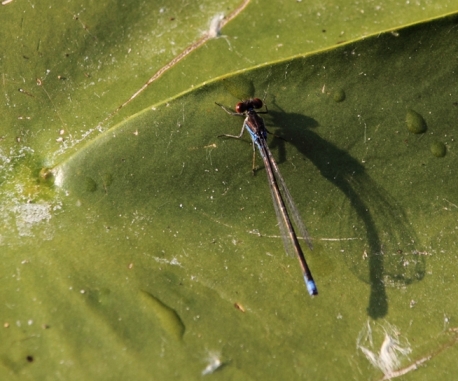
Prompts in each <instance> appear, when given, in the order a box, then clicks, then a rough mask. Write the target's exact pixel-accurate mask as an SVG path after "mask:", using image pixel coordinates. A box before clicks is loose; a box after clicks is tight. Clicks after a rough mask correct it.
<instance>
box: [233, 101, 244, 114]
mask: <svg viewBox="0 0 458 381" xmlns="http://www.w3.org/2000/svg"><path fill="white" fill-rule="evenodd" d="M245 111H246V104H245V103H244V102H239V103H237V105H236V106H235V112H236V113H238V114H243V113H244V112H245Z"/></svg>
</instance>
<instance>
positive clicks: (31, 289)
mask: <svg viewBox="0 0 458 381" xmlns="http://www.w3.org/2000/svg"><path fill="white" fill-rule="evenodd" d="M145 4H146V3H145ZM12 5H14V6H17V5H15V3H13V4H10V6H12ZM41 6H42V5H41ZM100 7H101V8H100V9H99V16H98V18H96V17H95V16H94V19H93V20H95V21H94V22H92V23H91V22H90V20H84V17H83V16H84V12H83V9H80V12H81V13H78V12H76V11H74V10H72V11H69V12H67V13H65V12H60V13H59V12H55V13H52V12H51V13H50V17H49V19H48V20H46V19H42V21H41V22H42V25H44V24H46V22H48V23H49V22H50V20H55V21H56V22H57V21H61V22H65V23H70V22H72V23H74V25H77V26H78V30H77V28H76V27H74V26H72V27H68V28H67V27H63V30H68V31H69V32H68V33H74V34H68V37H66V38H64V39H63V40H62V41H63V42H62V41H61V42H59V44H58V43H57V42H56V46H55V47H54V48H53V49H51V48H50V46H49V45H46V49H50V50H46V51H45V52H42V51H41V50H40V49H43V45H41V44H38V40H36V41H35V42H36V43H37V44H38V48H37V45H36V44H32V43H30V44H29V45H28V46H26V45H22V47H23V49H24V51H26V53H23V54H24V55H25V56H26V57H28V58H22V60H25V61H23V62H26V63H27V64H21V65H19V64H18V65H17V66H18V67H20V70H22V71H23V72H22V74H21V73H19V74H15V76H14V77H13V76H10V75H7V76H6V77H4V78H6V79H5V80H6V82H7V83H9V84H11V83H13V84H12V85H11V86H14V87H15V88H16V90H14V92H12V90H10V88H8V89H9V90H8V91H7V92H6V96H7V99H9V103H8V113H6V114H5V115H6V116H5V120H4V122H3V127H2V134H3V140H2V143H3V145H2V147H1V149H2V151H1V160H2V169H3V171H2V174H1V183H0V185H1V207H0V208H1V209H0V210H1V215H2V221H3V225H2V226H3V228H2V232H1V233H0V234H1V236H0V244H1V245H2V252H3V258H4V265H3V266H2V271H1V274H2V279H3V287H2V299H3V300H4V303H3V307H2V308H1V312H2V318H3V327H4V328H3V331H2V339H3V340H2V343H3V345H2V352H1V364H2V367H0V374H1V375H2V377H3V378H4V379H24V378H31V379H32V378H33V379H48V378H52V379H56V378H65V379H94V378H97V379H113V378H115V379H139V380H142V379H151V377H153V378H155V377H158V378H160V379H183V380H193V379H200V378H201V377H202V376H206V377H215V378H220V379H237V380H239V379H240V380H243V379H247V380H248V379H254V380H257V379H288V380H296V379H297V380H299V379H304V378H307V377H310V378H312V377H313V378H315V379H325V378H329V379H350V378H353V379H364V380H366V379H381V378H383V377H395V376H396V375H399V374H402V372H404V373H409V372H410V371H412V370H413V369H414V367H415V366H417V367H418V368H419V369H418V370H417V371H416V372H413V373H412V374H411V375H409V376H410V377H411V378H414V379H431V377H432V375H430V374H429V373H434V377H436V378H444V377H447V376H446V375H448V374H454V370H455V369H456V360H455V357H454V355H453V350H449V348H452V347H453V346H454V345H455V343H456V340H457V336H456V331H457V328H456V323H455V322H454V316H455V315H456V313H457V311H456V303H455V300H454V295H455V294H456V291H457V290H456V289H457V286H456V283H455V282H454V278H455V276H454V274H455V273H456V271H457V268H456V264H455V262H456V261H455V258H454V254H453V253H454V252H455V251H456V240H455V235H456V226H455V225H456V224H455V221H456V212H457V209H458V207H457V205H458V200H457V197H456V186H455V181H454V175H453V169H454V168H455V167H456V162H455V161H456V156H455V154H454V144H455V142H454V133H455V129H454V126H455V124H456V115H455V114H456V106H455V105H454V103H456V99H455V98H456V90H455V86H454V83H455V82H454V70H455V66H456V56H457V48H456V47H455V46H456V44H454V41H456V38H457V33H458V29H457V28H456V23H457V20H458V18H457V16H456V15H450V16H447V17H442V18H440V19H437V20H433V21H429V22H424V23H420V24H418V25H413V26H410V27H406V28H399V29H398V30H397V31H396V33H393V32H392V31H390V32H386V33H380V34H377V35H373V36H371V37H367V38H364V39H360V40H355V41H353V42H350V43H347V44H342V45H339V46H337V47H335V46H334V47H333V48H331V49H328V50H323V51H321V52H316V53H307V54H301V55H296V56H294V57H290V58H288V59H281V60H278V61H276V62H273V61H271V62H269V63H267V64H264V65H260V66H258V67H256V68H253V69H249V70H245V69H244V70H241V71H239V72H235V73H232V74H228V75H225V76H224V77H219V78H216V79H215V80H213V81H209V82H207V83H206V84H203V85H200V86H195V87H194V88H193V89H191V90H189V91H186V92H184V93H182V94H179V95H175V94H176V93H177V92H178V89H179V88H180V84H177V83H176V82H174V85H170V86H171V89H169V91H170V93H164V94H165V95H162V99H161V101H157V102H151V101H148V100H147V98H148V96H145V98H144V100H141V99H139V101H138V102H137V101H135V102H134V103H135V107H132V108H126V109H124V110H122V111H123V112H125V113H126V114H128V115H127V116H128V117H127V118H126V119H125V120H123V121H120V122H119V123H116V121H119V120H121V118H123V117H124V116H126V114H122V113H120V115H119V116H118V119H111V120H110V121H109V124H112V127H111V128H108V127H107V125H104V124H101V125H98V122H101V121H102V120H104V118H105V117H106V116H107V115H108V114H109V113H110V112H111V111H113V110H115V109H116V107H117V106H119V105H120V104H121V103H122V102H123V101H124V100H125V98H126V95H127V97H129V96H130V95H131V94H132V93H133V91H132V92H131V90H132V89H133V88H137V89H138V88H139V87H140V86H141V85H142V84H143V83H144V78H143V77H142V78H140V79H138V81H137V82H136V83H135V84H134V85H131V84H128V82H129V80H128V78H127V77H126V78H123V80H122V81H125V82H124V83H123V85H122V86H125V88H124V90H123V91H121V92H117V94H116V95H115V96H113V97H111V96H107V95H106V94H104V92H109V91H110V89H112V87H111V83H112V82H115V81H117V80H118V79H119V78H118V77H116V78H115V77H110V75H108V74H107V75H105V74H103V75H102V74H101V73H99V72H98V71H97V70H96V69H97V68H98V65H101V64H99V63H98V59H97V58H95V57H97V55H96V54H95V53H97V52H98V51H99V46H103V47H104V49H103V50H105V49H108V47H110V48H111V49H113V51H114V50H117V48H119V46H116V45H111V44H112V42H111V39H110V38H109V37H110V36H105V38H104V39H101V38H100V33H99V32H98V31H99V30H101V29H103V27H106V26H107V25H109V24H110V22H113V20H111V19H109V20H106V23H105V24H103V23H100V24H99V22H98V21H97V20H99V19H102V17H101V15H102V14H106V9H105V8H104V7H102V6H100ZM119 7H120V9H121V10H122V9H123V6H121V5H119ZM2 9H3V8H2ZM5 9H6V10H8V9H9V8H7V7H6V6H5ZM12 9H13V8H11V9H10V10H8V12H13V10H12ZM16 9H17V8H16ZM160 9H162V8H158V11H160ZM164 9H165V10H164V11H163V12H166V11H167V9H166V8H164ZM178 11H179V8H177V9H176V12H178ZM27 12H32V11H31V10H30V9H29V10H27V9H26V10H25V13H24V14H25V16H23V20H24V23H23V24H22V25H23V27H24V28H25V27H28V25H29V24H28V20H31V19H32V18H31V17H30V16H29V15H28V13H27ZM135 12H138V13H135ZM151 12H152V10H151ZM167 12H168V11H167ZM213 12H214V11H213ZM74 14H78V15H79V16H78V17H76V18H74V17H73V15H74ZM114 14H116V16H110V17H120V19H122V18H123V17H124V18H126V19H127V20H128V22H127V24H126V25H131V24H132V23H135V20H140V21H138V22H140V23H141V22H144V21H143V20H141V17H140V16H141V10H135V11H133V10H130V11H129V12H126V14H125V15H123V13H122V12H121V11H120V10H117V11H116V12H114ZM51 16H52V17H51ZM70 16H71V17H70ZM53 17H54V18H53ZM91 17H92V16H91ZM170 17H171V16H170V15H169V13H167V20H168V21H174V20H170ZM244 17H247V16H244ZM271 17H274V16H271ZM87 19H91V18H90V17H87ZM260 19H262V17H261V18H260ZM116 20H118V19H116ZM118 21H119V20H118ZM162 22H165V19H164V20H162ZM206 22H207V20H205V23H206ZM233 22H235V21H233ZM65 25H66V24H65ZM92 25H94V26H92ZM202 25H204V23H203V21H202ZM229 25H230V24H229ZM35 28H37V29H39V28H38V26H37V25H35ZM94 29H95V30H94ZM24 30H30V29H26V28H25V29H24ZM137 32H138V31H137ZM224 32H225V33H228V32H226V31H224ZM78 33H79V34H78ZM54 34H56V32H54ZM66 36H67V35H66ZM121 37H122V38H124V40H123V41H124V42H125V41H128V40H129V33H128V31H127V29H126V30H125V32H123V33H120V35H119V36H118V35H113V36H111V38H112V39H114V40H119V39H120V38H121ZM43 38H44V37H43ZM49 38H50V37H49ZM122 38H121V39H122ZM137 38H138V37H137ZM190 40H192V39H190ZM65 41H67V42H68V41H73V43H74V44H73V45H71V46H72V49H73V48H76V47H80V46H83V45H82V43H83V42H85V43H86V44H87V45H86V47H84V46H83V47H81V50H82V51H84V49H86V48H87V49H89V50H90V49H93V52H94V55H93V56H91V55H90V54H87V55H82V56H80V55H79V54H77V55H75V56H74V58H71V60H74V61H72V63H71V64H69V65H68V67H67V66H66V65H65V64H64V62H65V60H66V59H67V58H70V57H73V56H72V53H71V52H72V49H70V48H69V49H68V50H66V49H64V48H63V46H65V44H64V42H65ZM75 41H78V44H77V43H75ZM136 41H137V39H136ZM137 42H138V41H137ZM183 44H186V43H185V42H183ZM212 44H213V45H215V46H216V45H217V44H220V45H223V44H227V41H226V40H224V38H222V39H218V40H214V41H212ZM91 46H92V47H91ZM123 46H124V45H123ZM105 47H106V48H105ZM247 50H249V49H248V48H247ZM235 51H236V52H240V51H239V50H238V48H237V49H236V50H235ZM30 52H35V53H34V56H33V57H34V59H32V60H31V57H30V56H32V54H30ZM66 52H67V53H68V54H69V57H66ZM105 53H106V52H105ZM58 54H62V56H61V58H60V59H58V60H56V61H55V62H56V64H55V65H56V66H53V62H54V61H53V60H52V59H51V58H49V57H55V56H56V55H58ZM126 54H127V53H126ZM196 54H198V53H196ZM86 56H87V57H89V58H88V60H90V63H85V62H86V61H85V58H84V57H86ZM43 57H44V58H43ZM413 57H414V59H413ZM431 57H441V59H440V60H437V61H435V60H432V59H431ZM19 61H20V60H19ZM28 62H33V65H31V64H30V65H29V64H28ZM189 62H190V61H188V64H189ZM202 62H203V61H202ZM257 63H259V62H257ZM27 65H29V66H27ZM111 65H113V66H115V65H116V62H112V63H111ZM126 65H127V61H126ZM45 68H47V69H49V70H51V71H50V72H49V73H48V74H46V73H47V71H46V70H47V69H45ZM65 68H68V73H70V74H66V73H65V70H64V69H65ZM88 68H89V69H91V70H89V71H90V72H89V73H88V72H87V71H88V70H86V69H88ZM103 69H104V68H103V65H101V67H100V70H101V71H103ZM4 70H5V73H9V72H10V71H13V66H11V67H8V68H5V69H4ZM174 70H177V69H174ZM108 72H109V71H107V73H108ZM15 73H17V72H15ZM51 73H52V74H53V75H54V74H57V73H62V74H58V75H59V76H61V77H64V76H65V77H66V78H67V79H62V78H58V77H57V75H56V76H55V77H54V82H53V81H51ZM84 73H86V74H88V75H89V76H88V77H86V76H85V74H84ZM21 75H22V77H21ZM96 75H97V78H95V76H96ZM170 75H172V74H170ZM173 75H177V74H176V72H175V73H174V74H173ZM20 78H25V80H20ZM74 78H77V79H78V80H74ZM37 79H38V80H37ZM240 79H242V81H241V82H240ZM161 81H162V82H161ZM237 81H239V82H240V83H245V82H246V83H248V85H247V86H246V87H245V88H244V89H242V90H240V91H241V92H253V93H254V94H253V95H255V94H256V95H257V96H260V97H265V102H266V104H267V105H268V111H269V112H268V114H267V115H265V116H264V115H263V116H264V117H265V121H266V125H267V126H268V128H269V130H270V131H271V132H272V133H274V134H275V135H277V137H275V136H269V142H270V147H271V149H272V151H273V153H274V156H275V158H276V160H277V161H278V164H279V167H280V170H281V171H282V174H283V177H284V178H285V180H286V181H287V183H288V185H289V187H290V191H291V193H292V195H293V197H294V199H295V201H296V203H297V206H298V207H299V209H300V212H301V214H302V217H303V219H304V221H305V223H306V225H307V227H308V229H309V232H310V234H311V236H312V239H313V244H314V247H315V249H314V250H313V251H312V252H307V253H306V255H307V260H308V262H309V265H310V267H311V269H312V271H313V273H314V276H315V280H316V282H317V284H318V289H319V292H320V294H319V296H318V297H316V298H313V299H312V298H310V297H309V296H308V295H307V293H306V290H305V286H304V284H303V280H302V278H301V273H300V270H299V266H298V264H297V260H296V259H295V258H289V257H286V256H285V255H283V247H282V240H281V238H280V237H279V232H278V227H277V226H276V220H275V213H274V210H273V208H272V205H271V200H270V195H269V190H268V184H267V181H266V179H265V174H264V170H263V168H262V165H261V162H260V160H259V158H258V170H257V171H256V174H255V176H253V175H252V174H251V159H252V149H251V143H250V141H249V138H248V137H245V138H244V139H242V141H235V140H225V139H221V138H218V137H217V136H218V135H221V134H224V133H232V134H237V133H238V132H239V131H240V129H241V127H242V118H231V117H230V116H228V115H227V114H226V113H224V112H223V111H222V110H221V109H220V108H219V107H217V106H216V105H215V104H214V102H215V101H216V102H218V103H223V104H225V105H227V106H228V107H231V105H234V104H235V103H236V102H237V101H238V99H237V95H235V94H232V93H234V92H237V91H238V90H237V89H238V88H236V90H233V89H234V87H231V86H229V87H228V85H227V83H237ZM17 82H19V83H17ZM51 83H52V84H51ZM100 83H102V84H100ZM166 83H167V78H166V76H165V77H163V78H161V80H160V81H158V82H157V83H155V84H154V86H152V87H151V88H149V89H148V91H151V90H152V89H154V90H156V91H157V90H158V89H161V86H164V87H165V84H166ZM57 86H62V87H63V88H62V90H61V92H57V90H56V88H57ZM129 86H131V87H129ZM11 88H12V87H11ZM17 88H20V89H22V91H18V90H17ZM96 88H97V90H96V91H95V93H96V94H97V95H99V96H101V99H104V100H103V102H101V103H99V104H97V105H96V106H94V107H93V108H91V107H89V105H90V104H91V103H93V102H91V100H92V99H93V98H92V97H90V96H89V95H88V94H90V93H91V94H92V93H94V90H95V89H96ZM51 89H52V91H51ZM231 89H232V90H231ZM247 89H248V90H247ZM337 92H343V93H344V94H345V97H344V99H342V101H341V102H336V101H335V98H334V97H335V94H336V93H337ZM69 94H73V95H74V96H73V95H71V96H69ZM157 94H160V93H157V92H156V95H154V96H155V97H160V95H157ZM142 96H143V95H142ZM166 96H170V97H171V98H169V99H167V100H166V101H164V98H165V97H166ZM8 97H9V98H8ZM149 99H152V98H149ZM145 103H147V106H148V107H145V108H144V109H143V110H142V111H140V112H138V113H133V110H135V109H136V108H139V107H140V106H141V105H143V106H145ZM43 105H45V106H43ZM79 105H84V107H79ZM13 106H14V107H13ZM79 108H80V109H79ZM42 109H44V110H43V115H41V113H40V112H41V110H42ZM408 109H415V110H416V111H417V112H419V113H421V114H422V115H424V116H425V117H426V116H427V119H428V131H427V132H426V133H425V134H423V135H421V136H419V135H413V134H410V133H409V131H408V130H407V129H406V128H405V115H406V110H408ZM77 110H78V111H77ZM28 118H29V119H28ZM70 121H71V122H70ZM279 137H281V138H282V139H280V138H279ZM438 139H440V140H441V141H443V142H445V143H446V144H447V151H448V152H447V155H446V156H445V157H444V158H443V159H441V160H438V159H437V158H435V157H434V156H432V155H431V153H430V147H431V144H432V143H433V142H435V141H437V140H438ZM305 247H306V246H305V245H304V248H305ZM355 348H356V350H355ZM387 354H388V355H389V356H387ZM390 356H391V357H390ZM330 362H332V364H333V366H332V367H329V363H330ZM425 363H426V364H427V365H428V366H422V365H425ZM396 372H398V373H396ZM156 375H157V376H156Z"/></svg>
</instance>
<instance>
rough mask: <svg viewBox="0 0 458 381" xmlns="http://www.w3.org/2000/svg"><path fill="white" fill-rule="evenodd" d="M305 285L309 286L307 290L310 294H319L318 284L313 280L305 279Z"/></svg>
mask: <svg viewBox="0 0 458 381" xmlns="http://www.w3.org/2000/svg"><path fill="white" fill-rule="evenodd" d="M305 285H306V286H307V291H308V292H309V294H310V296H313V295H318V289H317V288H316V284H315V282H314V281H313V280H305Z"/></svg>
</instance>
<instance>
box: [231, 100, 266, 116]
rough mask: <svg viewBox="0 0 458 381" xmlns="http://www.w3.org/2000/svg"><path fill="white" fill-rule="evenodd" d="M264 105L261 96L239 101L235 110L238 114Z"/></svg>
mask: <svg viewBox="0 0 458 381" xmlns="http://www.w3.org/2000/svg"><path fill="white" fill-rule="evenodd" d="M261 107H262V100H260V99H259V98H253V99H249V100H247V101H243V102H239V103H237V105H236V106H235V111H236V112H237V113H238V114H243V113H244V112H245V111H248V110H254V109H258V108H261Z"/></svg>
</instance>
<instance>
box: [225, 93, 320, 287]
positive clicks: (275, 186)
mask: <svg viewBox="0 0 458 381" xmlns="http://www.w3.org/2000/svg"><path fill="white" fill-rule="evenodd" d="M216 104H217V105H218V106H220V107H221V108H222V109H223V110H224V111H226V112H227V113H228V114H229V115H234V116H244V117H245V121H244V122H243V127H242V131H241V132H240V134H239V135H227V134H224V135H220V136H226V137H229V138H235V139H240V138H241V137H242V135H243V132H244V130H245V129H246V130H247V131H248V132H249V133H250V136H251V140H252V141H253V151H255V148H254V147H255V146H256V147H258V150H259V153H260V154H261V157H262V160H263V161H264V166H265V169H266V172H267V178H268V180H269V187H270V192H271V194H272V200H273V203H274V208H275V213H276V214H277V220H278V225H279V226H280V232H281V236H282V238H283V243H284V245H285V250H286V252H287V253H294V254H295V255H296V256H297V258H298V259H299V263H300V265H301V268H302V273H303V275H304V281H305V285H306V286H307V290H308V292H309V294H310V295H317V294H318V290H317V288H316V285H315V281H314V280H313V277H312V273H311V272H310V269H309V267H308V265H307V262H306V260H305V256H304V253H303V252H302V249H301V246H300V245H299V240H298V239H297V235H296V231H295V230H294V227H293V224H292V222H291V219H290V215H291V217H292V219H293V221H294V224H295V225H296V229H297V230H298V231H299V233H300V234H301V235H302V236H303V237H304V239H305V240H306V242H307V245H308V246H309V248H310V250H311V249H312V243H311V241H310V237H309V234H308V232H307V229H306V228H305V226H304V223H303V222H302V219H301V217H300V216H299V212H298V210H297V208H296V206H295V204H294V201H293V198H292V197H291V194H290V193H289V190H288V188H287V187H286V184H285V181H284V180H283V177H282V175H281V174H280V171H279V169H278V166H277V163H276V162H275V160H274V158H273V156H272V153H271V152H270V149H269V147H268V146H267V133H268V131H267V129H266V127H265V125H264V120H263V119H262V118H261V117H260V116H259V114H267V112H268V111H267V106H266V111H255V110H257V109H260V108H262V106H263V102H262V100H261V99H259V98H254V99H250V100H247V101H244V102H239V103H237V105H236V106H235V111H236V112H232V111H230V110H228V109H227V108H226V107H224V106H223V105H220V104H219V103H216ZM254 154H255V152H253V167H254V160H255V156H254ZM285 201H286V203H285Z"/></svg>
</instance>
